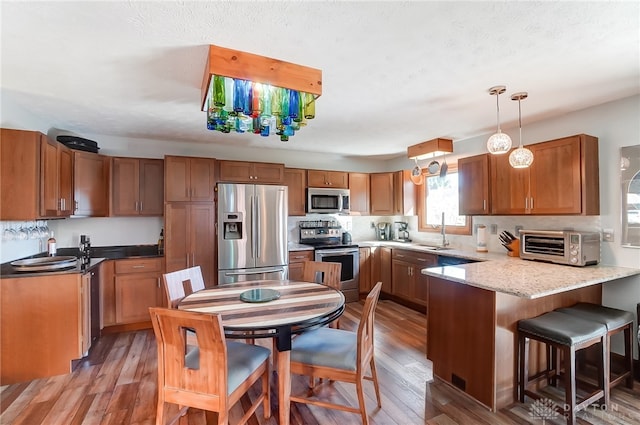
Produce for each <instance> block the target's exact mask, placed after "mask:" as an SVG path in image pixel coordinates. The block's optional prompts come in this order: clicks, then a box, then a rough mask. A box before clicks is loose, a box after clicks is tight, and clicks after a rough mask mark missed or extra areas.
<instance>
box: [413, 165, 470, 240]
mask: <svg viewBox="0 0 640 425" xmlns="http://www.w3.org/2000/svg"><path fill="white" fill-rule="evenodd" d="M418 193H419V195H418V230H420V231H422V232H440V226H441V225H442V213H443V212H444V220H445V231H446V232H447V233H451V234H459V235H470V234H471V217H467V216H466V215H458V171H457V169H456V168H455V167H453V166H449V171H448V173H447V175H446V176H445V177H444V178H442V177H440V176H439V175H437V174H436V175H432V176H429V175H426V176H425V181H424V184H422V186H420V189H419V192H418Z"/></svg>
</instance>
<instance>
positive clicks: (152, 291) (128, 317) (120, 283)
mask: <svg viewBox="0 0 640 425" xmlns="http://www.w3.org/2000/svg"><path fill="white" fill-rule="evenodd" d="M115 286H116V321H117V322H118V323H135V322H145V321H148V320H150V316H149V307H156V306H158V305H160V304H161V302H162V301H161V298H160V296H159V294H160V293H161V291H160V278H159V277H158V275H156V274H153V275H151V274H148V275H146V274H133V275H130V276H129V275H125V276H116V279H115Z"/></svg>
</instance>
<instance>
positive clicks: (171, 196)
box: [164, 155, 191, 202]
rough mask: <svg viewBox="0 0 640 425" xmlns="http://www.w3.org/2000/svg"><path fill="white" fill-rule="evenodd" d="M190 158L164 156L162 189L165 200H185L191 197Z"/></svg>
mask: <svg viewBox="0 0 640 425" xmlns="http://www.w3.org/2000/svg"><path fill="white" fill-rule="evenodd" d="M189 163H190V158H187V157H185V156H168V155H167V156H165V157H164V167H165V168H164V169H165V180H164V190H165V198H166V200H167V202H185V201H189V200H190V199H191V176H190V174H189V170H190V168H189Z"/></svg>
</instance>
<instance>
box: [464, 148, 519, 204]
mask: <svg viewBox="0 0 640 425" xmlns="http://www.w3.org/2000/svg"><path fill="white" fill-rule="evenodd" d="M490 160H491V159H490V157H489V154H483V155H476V156H470V157H467V158H460V159H459V160H458V206H459V207H458V214H459V215H487V214H490V213H491V198H490V193H491V192H490V182H489V161H490ZM508 162H509V161H507V163H508Z"/></svg>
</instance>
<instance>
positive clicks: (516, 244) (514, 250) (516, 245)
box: [507, 239, 520, 257]
mask: <svg viewBox="0 0 640 425" xmlns="http://www.w3.org/2000/svg"><path fill="white" fill-rule="evenodd" d="M508 246H509V248H511V251H507V255H508V256H509V257H520V239H514V240H513V241H511V243H510V244H509V245H508Z"/></svg>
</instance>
